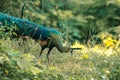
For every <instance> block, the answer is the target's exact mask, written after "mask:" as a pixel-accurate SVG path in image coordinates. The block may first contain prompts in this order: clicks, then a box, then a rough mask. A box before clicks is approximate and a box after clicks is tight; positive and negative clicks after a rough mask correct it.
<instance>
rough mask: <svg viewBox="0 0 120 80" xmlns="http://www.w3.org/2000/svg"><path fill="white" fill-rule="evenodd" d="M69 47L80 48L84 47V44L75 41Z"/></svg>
mask: <svg viewBox="0 0 120 80" xmlns="http://www.w3.org/2000/svg"><path fill="white" fill-rule="evenodd" d="M71 48H81V49H85V46H84V45H82V44H80V43H79V42H78V41H76V42H75V43H74V44H73V45H72V46H71Z"/></svg>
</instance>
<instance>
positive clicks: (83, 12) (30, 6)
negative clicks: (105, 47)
mask: <svg viewBox="0 0 120 80" xmlns="http://www.w3.org/2000/svg"><path fill="white" fill-rule="evenodd" d="M1 3H3V4H2V5H1V6H0V8H1V11H2V12H4V13H8V14H11V15H14V16H16V17H20V12H21V8H22V5H23V3H26V7H25V10H24V18H26V19H29V20H32V21H33V22H36V23H39V24H41V25H45V26H46V27H51V28H53V27H54V28H56V29H58V30H60V31H61V32H63V34H64V35H65V38H66V39H67V38H68V39H69V40H70V41H76V40H78V41H82V42H83V41H85V42H88V41H89V42H90V41H91V42H92V41H94V40H95V39H94V36H95V35H96V34H98V33H99V32H101V31H105V30H108V29H110V28H112V27H116V26H119V23H120V14H119V11H120V2H119V0H114V1H113V0H90V1H87V0H35V1H28V0H27V1H24V0H17V2H15V1H14V0H7V1H4V0H2V1H1ZM6 5H8V6H9V7H7V8H6ZM64 32H66V33H64ZM73 32H74V34H72V33H73Z"/></svg>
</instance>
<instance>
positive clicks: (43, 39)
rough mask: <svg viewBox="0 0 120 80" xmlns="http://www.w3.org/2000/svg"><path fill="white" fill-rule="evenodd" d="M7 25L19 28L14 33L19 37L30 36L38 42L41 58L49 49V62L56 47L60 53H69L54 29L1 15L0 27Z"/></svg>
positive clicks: (60, 36)
mask: <svg viewBox="0 0 120 80" xmlns="http://www.w3.org/2000/svg"><path fill="white" fill-rule="evenodd" d="M5 25H7V26H9V27H11V26H12V25H14V26H15V27H16V28H17V30H14V32H15V33H16V34H17V35H18V36H29V37H31V38H32V39H34V40H35V41H36V42H38V43H39V44H40V46H41V51H40V53H39V56H41V55H42V52H43V50H44V49H46V48H49V50H48V52H47V59H48V61H49V54H50V52H51V50H52V49H53V48H54V47H56V48H57V50H58V51H60V52H68V51H69V50H70V47H69V46H63V41H62V34H61V33H60V32H59V31H58V30H56V29H54V28H47V27H44V26H42V25H39V24H37V23H34V22H31V21H29V20H25V19H20V18H16V17H12V16H10V15H7V14H3V13H0V26H5ZM11 28H12V27H11Z"/></svg>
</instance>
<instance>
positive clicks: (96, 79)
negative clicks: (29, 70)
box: [1, 39, 120, 80]
mask: <svg viewBox="0 0 120 80" xmlns="http://www.w3.org/2000/svg"><path fill="white" fill-rule="evenodd" d="M1 46H3V47H7V49H9V50H15V51H20V52H21V54H31V55H34V56H35V58H36V59H37V60H38V61H39V62H40V64H41V65H44V66H46V67H47V68H52V69H53V70H56V71H58V72H59V74H62V75H63V77H65V78H64V79H65V80H119V79H120V76H119V75H120V58H119V57H120V54H119V53H117V52H114V53H115V54H113V55H111V56H106V55H105V54H104V52H105V51H101V53H103V54H100V52H99V51H98V50H96V51H95V50H94V49H92V48H90V47H86V48H85V50H80V51H74V52H73V55H71V54H70V53H60V52H58V51H57V49H56V48H54V49H53V50H52V51H51V54H50V62H49V63H48V61H47V58H46V53H47V49H46V50H45V51H44V52H43V54H42V56H41V57H39V56H38V55H39V54H38V53H39V52H40V46H39V45H38V43H36V42H34V41H33V40H31V39H30V40H27V41H26V42H24V43H23V42H22V40H19V41H16V40H9V39H8V40H4V41H2V43H1ZM38 80H39V79H38ZM46 80H47V79H46Z"/></svg>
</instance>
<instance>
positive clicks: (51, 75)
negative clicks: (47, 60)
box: [0, 50, 65, 80]
mask: <svg viewBox="0 0 120 80" xmlns="http://www.w3.org/2000/svg"><path fill="white" fill-rule="evenodd" d="M0 53H1V54H0V55H1V56H0V79H2V80H13V79H15V80H23V79H28V80H41V79H42V80H47V79H56V80H63V79H65V77H64V76H63V75H62V74H60V73H59V71H57V70H56V69H54V68H52V67H46V66H44V65H41V63H39V62H38V60H37V59H36V58H35V57H34V56H33V55H30V54H21V53H20V52H18V51H11V50H6V51H4V52H3V51H0Z"/></svg>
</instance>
